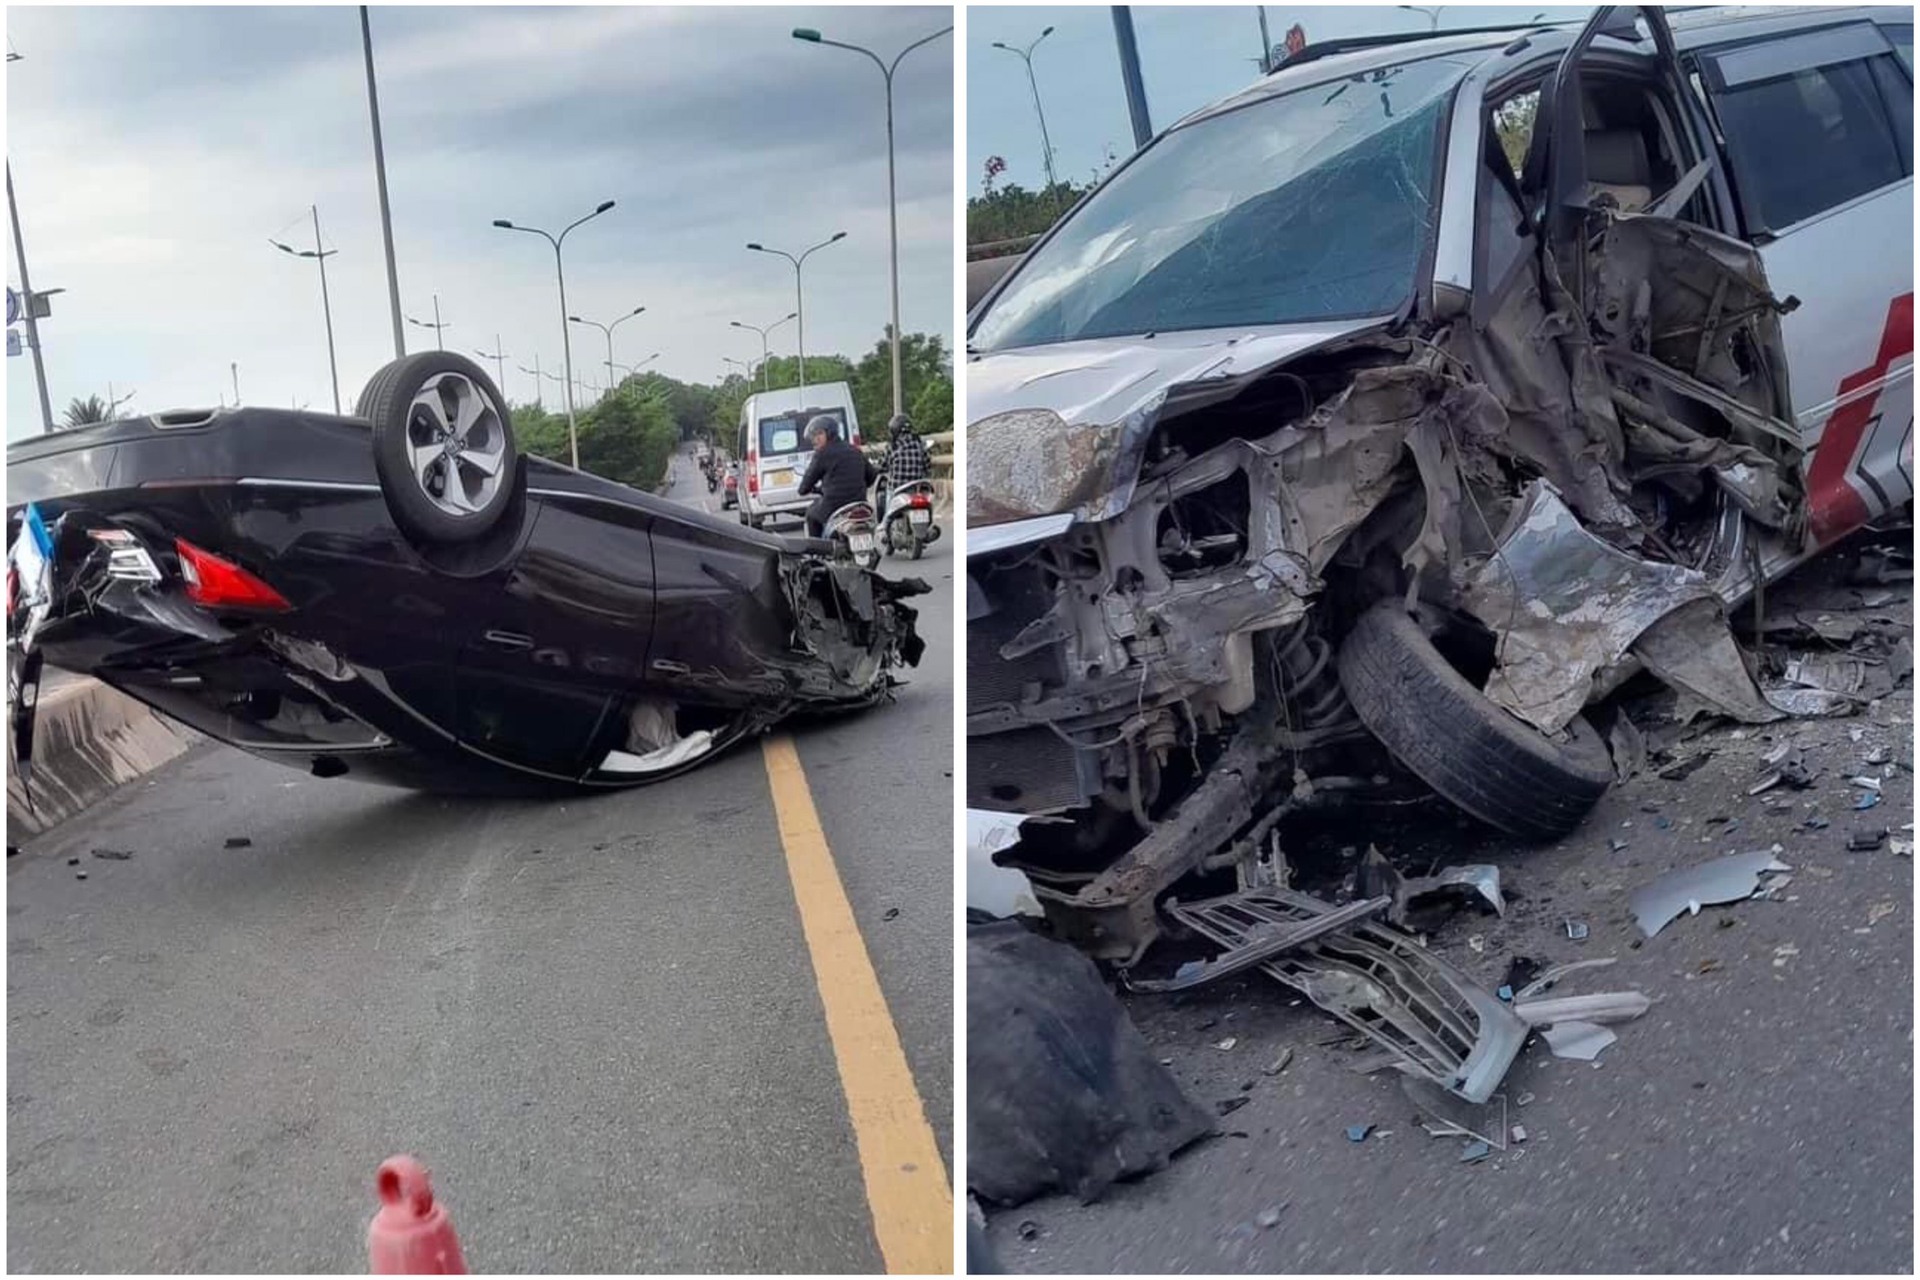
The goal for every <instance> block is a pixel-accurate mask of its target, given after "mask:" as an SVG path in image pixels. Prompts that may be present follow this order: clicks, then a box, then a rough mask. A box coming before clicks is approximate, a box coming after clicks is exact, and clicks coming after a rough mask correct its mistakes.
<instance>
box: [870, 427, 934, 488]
mask: <svg viewBox="0 0 1920 1280" xmlns="http://www.w3.org/2000/svg"><path fill="white" fill-rule="evenodd" d="M887 430H888V433H889V435H890V436H891V440H890V442H889V443H888V445H887V456H886V457H885V458H882V459H881V461H880V474H881V476H882V477H884V478H885V481H886V491H885V493H883V494H882V495H881V496H882V498H883V499H884V498H885V497H886V496H887V494H891V493H892V492H893V491H894V490H895V489H898V488H899V487H900V486H901V485H903V484H911V483H913V482H914V481H915V480H926V479H929V478H930V477H931V476H932V475H933V457H932V455H930V454H929V453H928V452H927V445H926V442H925V441H923V440H922V439H921V438H920V433H919V432H917V431H915V430H914V429H913V424H912V423H911V422H909V421H907V415H906V414H904V413H896V414H894V415H893V417H891V418H889V419H887Z"/></svg>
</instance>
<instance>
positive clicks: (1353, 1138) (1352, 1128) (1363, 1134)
mask: <svg viewBox="0 0 1920 1280" xmlns="http://www.w3.org/2000/svg"><path fill="white" fill-rule="evenodd" d="M1372 1132H1373V1126H1372V1125H1370V1124H1350V1125H1348V1126H1347V1141H1348V1142H1365V1141H1366V1140H1367V1135H1368V1134H1370V1133H1372Z"/></svg>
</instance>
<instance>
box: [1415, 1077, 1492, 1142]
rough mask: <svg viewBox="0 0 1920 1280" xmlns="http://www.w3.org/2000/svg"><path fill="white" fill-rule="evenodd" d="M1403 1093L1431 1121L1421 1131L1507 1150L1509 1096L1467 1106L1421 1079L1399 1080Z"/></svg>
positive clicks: (1464, 1101) (1437, 1136)
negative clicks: (1477, 1141) (1473, 1140)
mask: <svg viewBox="0 0 1920 1280" xmlns="http://www.w3.org/2000/svg"><path fill="white" fill-rule="evenodd" d="M1400 1091H1401V1092H1402V1093H1404V1094H1406V1095H1407V1101H1409V1102H1411V1103H1413V1105H1414V1106H1415V1107H1416V1108H1418V1109H1419V1111H1420V1113H1421V1114H1422V1115H1424V1116H1426V1117H1427V1118H1428V1119H1429V1120H1432V1121H1433V1122H1434V1123H1432V1124H1424V1123H1423V1124H1421V1126H1420V1127H1421V1128H1423V1129H1425V1130H1426V1131H1427V1132H1428V1133H1430V1134H1432V1135H1433V1136H1434V1137H1436V1138H1451V1137H1466V1138H1478V1139H1479V1140H1481V1141H1482V1142H1487V1143H1491V1144H1492V1145H1493V1146H1495V1147H1498V1148H1499V1149H1500V1150H1502V1151H1505V1150H1506V1149H1507V1140H1506V1133H1507V1095H1506V1094H1504V1093H1496V1094H1494V1095H1493V1097H1491V1098H1489V1099H1487V1101H1485V1102H1480V1103H1474V1102H1468V1101H1467V1100H1466V1099H1464V1098H1461V1097H1459V1096H1457V1095H1455V1094H1451V1093H1448V1092H1447V1091H1446V1090H1445V1089H1442V1088H1441V1087H1440V1086H1438V1085H1436V1084H1434V1083H1433V1082H1432V1081H1431V1080H1422V1079H1420V1078H1419V1077H1418V1076H1402V1077H1400Z"/></svg>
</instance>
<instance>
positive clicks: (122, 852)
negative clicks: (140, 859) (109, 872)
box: [76, 849, 133, 862]
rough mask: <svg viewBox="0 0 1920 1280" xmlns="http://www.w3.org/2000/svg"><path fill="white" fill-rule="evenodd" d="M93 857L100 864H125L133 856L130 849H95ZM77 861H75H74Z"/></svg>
mask: <svg viewBox="0 0 1920 1280" xmlns="http://www.w3.org/2000/svg"><path fill="white" fill-rule="evenodd" d="M93 856H94V857H96V858H98V859H100V860H101V861H102V862H125V861H126V860H127V859H129V858H131V857H132V856H133V850H131V849H95V850H94V851H93ZM76 861H77V859H76Z"/></svg>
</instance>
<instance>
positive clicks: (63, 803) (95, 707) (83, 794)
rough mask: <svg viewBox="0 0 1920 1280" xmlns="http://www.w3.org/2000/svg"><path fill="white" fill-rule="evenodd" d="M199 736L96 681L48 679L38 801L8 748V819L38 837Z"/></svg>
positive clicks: (38, 736) (41, 717)
mask: <svg viewBox="0 0 1920 1280" xmlns="http://www.w3.org/2000/svg"><path fill="white" fill-rule="evenodd" d="M201 740H202V739H201V736H200V735H199V734H197V733H195V732H193V730H191V729H188V728H186V727H185V726H183V725H178V724H175V723H173V722H172V721H169V720H163V719H161V718H160V717H159V716H158V715H155V714H154V713H153V711H152V710H150V709H149V708H147V707H146V706H144V705H143V704H141V703H139V702H136V701H134V700H133V699H132V698H129V697H127V696H126V695H125V694H123V693H120V692H118V691H116V690H114V689H110V688H108V687H107V686H106V685H104V684H101V683H100V682H99V681H98V680H89V679H85V678H83V677H64V678H62V679H61V680H59V681H58V682H57V683H56V682H49V683H48V684H47V685H46V686H44V687H43V688H42V689H41V691H40V709H39V712H38V713H37V715H36V716H35V720H34V734H33V743H34V745H33V803H32V805H31V806H29V805H28V803H27V793H26V791H25V789H23V788H22V787H21V785H20V779H19V776H18V772H19V771H18V770H17V769H16V768H15V767H14V762H13V760H12V759H11V752H9V759H8V762H7V764H8V768H7V824H8V826H9V828H10V829H11V830H12V831H14V832H26V833H29V834H35V835H37V834H39V833H40V832H42V831H45V830H47V829H48V828H50V827H53V826H56V825H58V824H59V823H62V822H65V821H66V820H67V819H68V818H71V817H73V816H74V815H75V814H78V813H81V812H82V811H84V810H86V809H87V808H88V807H89V806H91V805H94V804H97V803H98V802H99V801H101V800H102V799H104V798H106V797H107V796H108V795H109V794H111V793H112V792H113V791H114V790H115V789H116V788H118V787H120V786H123V785H125V784H126V783H128V782H131V781H133V780H134V779H135V778H138V777H141V776H143V775H145V774H148V773H151V772H153V771H154V770H155V769H158V768H159V767H160V766H161V765H163V764H165V763H167V762H168V761H169V760H172V759H175V758H176V757H178V756H180V755H181V754H182V753H184V752H185V751H186V750H187V749H188V748H189V747H191V746H193V745H194V744H195V743H196V742H199V741H201Z"/></svg>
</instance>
